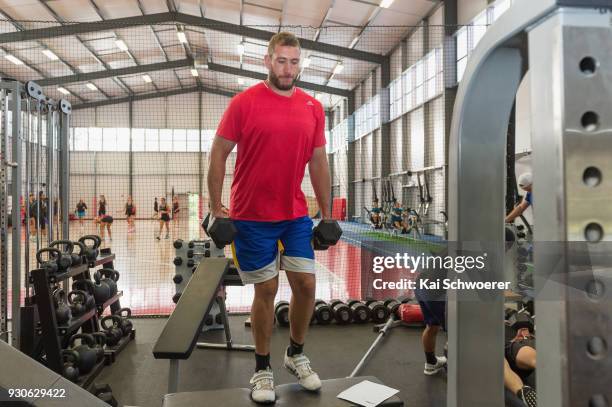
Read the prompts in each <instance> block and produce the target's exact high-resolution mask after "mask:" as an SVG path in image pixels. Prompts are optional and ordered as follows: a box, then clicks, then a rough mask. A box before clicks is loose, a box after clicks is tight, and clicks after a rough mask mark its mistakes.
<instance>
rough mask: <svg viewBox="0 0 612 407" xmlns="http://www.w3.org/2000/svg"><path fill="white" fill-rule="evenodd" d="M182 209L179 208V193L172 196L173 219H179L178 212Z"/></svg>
mask: <svg viewBox="0 0 612 407" xmlns="http://www.w3.org/2000/svg"><path fill="white" fill-rule="evenodd" d="M180 211H181V209H180V208H179V199H178V196H177V195H174V197H173V198H172V220H178V214H179V212H180Z"/></svg>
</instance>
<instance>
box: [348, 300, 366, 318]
mask: <svg viewBox="0 0 612 407" xmlns="http://www.w3.org/2000/svg"><path fill="white" fill-rule="evenodd" d="M346 303H347V305H348V306H349V308H350V309H351V311H353V322H354V323H356V324H364V323H366V322H368V320H369V319H370V309H369V308H368V307H366V306H365V304H364V303H362V302H361V301H359V300H355V299H351V300H348V301H347V302H346Z"/></svg>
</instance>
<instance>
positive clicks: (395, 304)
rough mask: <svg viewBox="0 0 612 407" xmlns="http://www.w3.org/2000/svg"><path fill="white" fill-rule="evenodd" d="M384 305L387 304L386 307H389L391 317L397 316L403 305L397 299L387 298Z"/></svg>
mask: <svg viewBox="0 0 612 407" xmlns="http://www.w3.org/2000/svg"><path fill="white" fill-rule="evenodd" d="M383 304H385V307H387V310H388V311H389V315H396V314H397V310H398V309H399V306H400V305H401V303H400V302H399V301H398V300H396V299H395V298H387V299H386V300H385V301H384V303H383Z"/></svg>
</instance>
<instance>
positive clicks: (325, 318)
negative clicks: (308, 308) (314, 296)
mask: <svg viewBox="0 0 612 407" xmlns="http://www.w3.org/2000/svg"><path fill="white" fill-rule="evenodd" d="M312 316H313V318H314V319H315V320H316V321H317V323H318V324H320V325H329V324H330V323H331V321H332V319H333V318H334V317H333V315H332V312H331V308H330V307H329V305H327V303H326V302H325V301H323V300H316V301H315V306H314V312H313V313H312Z"/></svg>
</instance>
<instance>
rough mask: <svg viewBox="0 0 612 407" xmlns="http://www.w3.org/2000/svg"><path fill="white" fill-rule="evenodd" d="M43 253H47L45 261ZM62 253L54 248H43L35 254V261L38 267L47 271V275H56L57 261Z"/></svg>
mask: <svg viewBox="0 0 612 407" xmlns="http://www.w3.org/2000/svg"><path fill="white" fill-rule="evenodd" d="M43 253H49V255H48V256H49V257H48V259H47V260H43ZM61 255H62V252H61V251H60V250H59V249H57V248H54V247H45V248H43V249H40V250H39V251H37V252H36V260H37V261H38V264H39V265H40V267H42V268H44V269H46V270H47V273H48V274H54V273H57V271H58V270H59V263H58V260H59V258H60V257H61Z"/></svg>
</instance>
